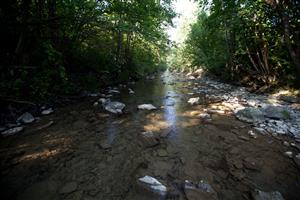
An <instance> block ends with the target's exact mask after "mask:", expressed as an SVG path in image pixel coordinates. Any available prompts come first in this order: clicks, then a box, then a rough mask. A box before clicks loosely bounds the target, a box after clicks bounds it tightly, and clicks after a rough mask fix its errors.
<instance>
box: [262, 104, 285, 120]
mask: <svg viewBox="0 0 300 200" xmlns="http://www.w3.org/2000/svg"><path fill="white" fill-rule="evenodd" d="M262 110H263V112H264V115H265V116H266V117H268V118H271V119H288V118H290V113H289V111H288V110H287V109H286V108H284V107H281V106H272V105H267V106H265V107H264V108H263V109H262Z"/></svg>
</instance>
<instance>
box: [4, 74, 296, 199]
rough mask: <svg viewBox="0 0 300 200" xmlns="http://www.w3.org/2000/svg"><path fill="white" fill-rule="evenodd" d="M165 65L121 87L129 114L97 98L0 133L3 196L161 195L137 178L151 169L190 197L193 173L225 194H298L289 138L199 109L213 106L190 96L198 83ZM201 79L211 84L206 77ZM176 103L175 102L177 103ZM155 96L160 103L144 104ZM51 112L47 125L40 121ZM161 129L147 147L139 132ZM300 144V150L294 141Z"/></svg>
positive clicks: (220, 195)
mask: <svg viewBox="0 0 300 200" xmlns="http://www.w3.org/2000/svg"><path fill="white" fill-rule="evenodd" d="M195 82H197V80H192V81H186V79H185V78H183V77H181V76H177V75H174V74H171V73H169V72H166V73H165V74H163V76H161V77H155V78H154V79H153V80H145V81H141V82H138V83H136V84H135V85H130V88H132V89H133V90H134V91H135V94H134V95H130V94H127V93H128V90H127V89H126V88H123V89H122V88H120V91H121V95H119V96H118V95H117V96H114V97H113V99H115V100H119V101H121V102H123V103H125V104H126V111H125V114H124V115H121V116H113V115H111V114H109V113H106V112H104V111H103V109H102V108H100V107H94V106H93V102H94V101H95V100H96V98H90V99H86V100H84V101H82V102H79V103H78V104H75V105H70V106H67V107H65V108H62V109H61V110H58V111H57V112H56V113H55V114H53V115H50V116H47V117H44V118H42V119H41V120H40V121H39V122H37V123H36V124H34V125H32V126H28V127H27V129H26V131H25V132H24V133H22V134H20V135H17V136H13V137H9V138H4V139H2V140H1V141H0V156H1V177H2V178H1V182H0V184H1V188H2V189H1V196H2V197H3V198H5V199H156V198H151V197H150V196H147V195H146V194H144V193H139V192H138V190H137V189H136V187H135V186H136V180H137V179H138V178H139V177H142V176H145V175H150V176H153V177H156V178H157V179H159V180H160V181H161V182H162V183H163V184H165V185H166V186H167V187H168V189H169V190H170V191H171V192H173V193H174V194H176V195H175V197H174V198H175V199H186V197H185V195H184V192H183V189H182V183H183V182H184V181H185V180H190V181H193V182H199V181H200V180H205V181H207V182H208V183H209V184H210V185H211V186H212V187H213V188H214V190H215V191H216V192H217V194H218V198H219V199H228V200H229V199H251V198H250V192H251V191H252V190H253V189H260V190H264V191H275V190H278V191H280V192H281V193H282V194H283V196H284V197H285V198H286V199H299V197H300V189H299V181H300V171H299V168H297V166H296V164H295V163H294V162H293V161H292V160H291V159H289V158H288V157H286V156H284V155H283V153H284V152H285V151H286V150H289V149H290V148H291V147H286V146H284V145H282V140H283V139H284V140H287V141H290V139H289V138H287V137H284V136H281V137H272V136H269V135H258V136H257V138H256V139H254V138H251V137H249V134H248V131H249V130H250V129H251V127H250V126H248V124H245V123H242V122H240V121H238V120H236V119H235V118H234V117H233V116H230V115H227V114H226V113H225V114H218V113H215V114H212V115H211V119H212V120H211V121H206V120H204V119H202V118H200V117H199V113H202V112H204V111H203V110H204V109H205V108H207V107H208V105H207V102H206V101H205V96H200V97H201V104H200V105H195V106H191V105H188V104H187V103H186V102H187V100H188V98H189V97H190V96H189V95H187V93H188V92H191V91H192V89H193V87H194V83H195ZM199 87H203V89H205V87H207V86H206V85H205V84H204V83H203V84H202V85H200V86H199ZM170 102H171V103H174V105H172V104H170ZM142 103H152V104H153V105H155V106H157V107H159V109H158V110H157V111H151V112H150V111H138V110H137V105H139V104H142ZM50 120H53V121H54V122H55V124H54V125H53V126H51V127H49V128H47V129H44V130H43V131H36V130H35V127H38V126H39V125H40V124H44V123H46V122H48V121H50ZM143 131H153V133H154V134H157V135H158V136H159V138H160V144H158V145H156V146H153V147H150V148H149V147H145V146H144V145H143V143H142V142H141V138H140V133H141V132H143ZM293 151H296V150H293Z"/></svg>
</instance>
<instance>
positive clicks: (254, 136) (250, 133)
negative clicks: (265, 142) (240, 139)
mask: <svg viewBox="0 0 300 200" xmlns="http://www.w3.org/2000/svg"><path fill="white" fill-rule="evenodd" d="M248 134H249V135H250V136H251V137H252V138H254V139H256V138H257V135H256V133H254V132H253V131H252V130H250V131H248Z"/></svg>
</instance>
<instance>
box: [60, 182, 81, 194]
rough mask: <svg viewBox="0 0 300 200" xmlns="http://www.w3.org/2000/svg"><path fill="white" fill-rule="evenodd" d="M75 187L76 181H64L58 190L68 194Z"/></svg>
mask: <svg viewBox="0 0 300 200" xmlns="http://www.w3.org/2000/svg"><path fill="white" fill-rule="evenodd" d="M76 189H77V183H76V182H69V183H66V184H65V185H64V186H63V187H62V188H61V189H60V190H59V193H60V194H69V193H71V192H74V191H75V190H76Z"/></svg>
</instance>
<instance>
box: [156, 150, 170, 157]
mask: <svg viewBox="0 0 300 200" xmlns="http://www.w3.org/2000/svg"><path fill="white" fill-rule="evenodd" d="M157 155H158V156H159V157H166V156H168V152H167V151H166V150H165V149H158V150H157Z"/></svg>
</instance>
